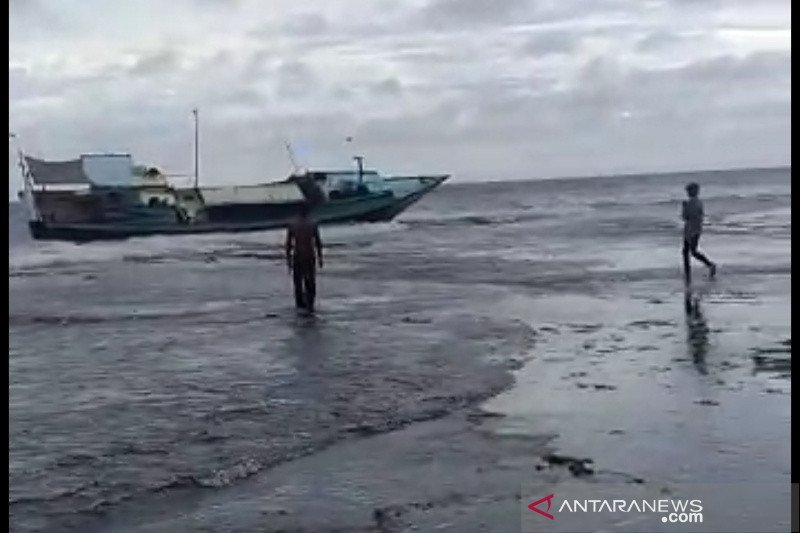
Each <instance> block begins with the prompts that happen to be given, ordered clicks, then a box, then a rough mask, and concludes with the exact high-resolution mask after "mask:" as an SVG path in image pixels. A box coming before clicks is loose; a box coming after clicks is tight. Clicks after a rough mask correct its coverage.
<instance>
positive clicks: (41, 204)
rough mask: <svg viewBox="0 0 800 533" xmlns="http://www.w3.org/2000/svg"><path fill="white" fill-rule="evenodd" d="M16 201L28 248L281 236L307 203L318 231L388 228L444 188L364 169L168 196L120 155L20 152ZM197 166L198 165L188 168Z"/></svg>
mask: <svg viewBox="0 0 800 533" xmlns="http://www.w3.org/2000/svg"><path fill="white" fill-rule="evenodd" d="M19 159H20V161H19V164H20V168H21V171H22V175H23V178H24V189H23V190H22V191H21V192H20V198H21V199H22V201H23V202H24V203H25V205H26V207H27V210H28V213H29V222H28V227H29V229H30V233H31V235H32V237H33V238H34V239H40V240H65V241H73V242H86V241H94V240H118V239H127V238H130V237H142V236H148V235H183V234H193V233H216V232H245V231H262V230H269V229H278V228H282V227H285V226H286V225H287V224H289V223H290V221H291V220H292V219H293V218H294V217H296V216H297V214H298V212H299V210H300V206H301V205H302V204H304V203H306V204H308V205H309V206H310V207H311V216H312V217H313V218H314V219H315V220H316V221H317V222H318V223H320V224H335V223H340V224H341V223H362V222H388V221H390V220H392V219H394V218H395V217H396V216H398V215H399V214H400V213H402V212H403V211H404V210H405V209H407V208H408V207H409V206H410V205H412V204H414V203H415V202H416V201H418V200H419V199H420V198H422V197H423V196H425V195H426V194H427V193H429V192H430V191H432V190H433V189H435V188H436V187H438V186H439V185H440V184H442V183H443V182H444V181H446V180H447V179H448V178H449V175H447V174H436V175H414V176H405V175H403V176H385V175H382V174H380V173H379V172H377V171H375V170H365V169H364V168H363V158H362V157H358V156H357V157H355V158H354V159H355V160H356V161H357V163H358V165H357V168H354V169H346V170H327V171H326V170H306V171H295V172H292V173H291V175H289V177H288V178H286V179H283V180H279V181H272V182H266V183H260V184H255V185H241V186H200V185H199V183H198V180H197V165H196V164H195V182H194V184H193V185H192V186H184V187H181V186H175V185H173V184H171V181H170V179H168V176H167V175H165V174H164V173H162V172H161V171H160V170H159V169H157V168H155V167H147V166H142V165H137V164H135V163H134V160H133V157H132V156H131V155H130V154H127V153H113V154H84V155H81V156H80V157H78V158H75V159H72V160H68V161H48V160H44V159H39V158H36V157H32V156H30V155H26V154H24V153H23V152H22V151H20V152H19ZM195 161H196V160H195Z"/></svg>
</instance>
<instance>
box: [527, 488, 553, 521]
mask: <svg viewBox="0 0 800 533" xmlns="http://www.w3.org/2000/svg"><path fill="white" fill-rule="evenodd" d="M553 496H554V494H551V495H549V496H545V497H544V498H542V499H541V500H536V501H535V502H533V503H532V504H530V505H528V509H530V510H531V511H533V512H535V513H539V514H540V515H542V516H544V517H545V518H549V519H550V520H555V517H554V516H553V515H551V514H550V513H548V512H546V511H542V510H541V509H537V508H536V506H537V505H539V504H541V503H544V502H547V510H548V511H549V510H550V506H551V505H552V501H551V500H552V499H553Z"/></svg>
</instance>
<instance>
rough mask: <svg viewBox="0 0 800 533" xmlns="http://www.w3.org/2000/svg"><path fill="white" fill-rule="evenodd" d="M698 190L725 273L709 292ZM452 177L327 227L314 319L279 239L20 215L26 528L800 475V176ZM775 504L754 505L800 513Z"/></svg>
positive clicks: (21, 466) (400, 521)
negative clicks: (684, 248)
mask: <svg viewBox="0 0 800 533" xmlns="http://www.w3.org/2000/svg"><path fill="white" fill-rule="evenodd" d="M689 180H694V181H697V182H699V183H700V184H701V186H702V191H701V197H703V198H704V201H705V206H706V213H707V227H706V230H705V232H704V235H703V238H702V239H701V242H700V248H701V250H703V251H704V252H706V253H707V254H708V255H709V256H710V257H711V258H712V259H713V260H714V261H716V262H717V263H718V264H719V265H720V266H719V271H718V275H717V279H715V280H709V279H707V276H706V274H705V272H704V269H703V267H702V265H700V264H698V263H695V264H694V269H695V270H694V271H695V280H694V284H693V286H692V287H691V288H690V289H689V290H688V291H687V289H686V287H684V284H683V280H682V277H681V270H680V268H681V262H680V246H681V221H680V217H679V213H680V201H681V199H682V197H683V185H684V184H685V183H686V182H687V181H689ZM453 181H454V182H455V183H453V184H448V185H445V186H443V187H442V188H441V190H439V191H436V192H435V193H433V194H432V195H431V196H430V197H427V198H425V199H424V200H423V201H422V202H420V204H419V205H417V206H415V207H413V208H412V209H410V210H409V211H408V212H407V213H405V214H404V215H402V216H401V217H400V218H399V219H398V220H397V221H395V222H392V223H389V224H375V225H354V226H344V227H324V228H323V229H322V238H323V241H324V242H325V250H326V261H325V268H324V269H323V270H322V271H321V272H320V273H319V280H318V297H319V302H318V310H317V316H316V317H314V318H306V317H298V316H297V315H296V313H295V312H294V309H293V307H292V305H293V301H292V295H291V277H290V276H289V275H288V274H287V272H286V266H285V262H284V260H283V257H282V242H283V235H282V234H281V233H280V232H264V233H254V234H247V235H203V236H187V237H176V238H168V237H163V238H162V237H154V238H147V239H132V240H128V241H124V242H112V243H90V244H85V245H80V246H78V245H73V244H69V243H33V242H31V241H30V240H29V239H28V238H27V237H26V235H25V228H24V226H23V224H24V219H23V218H22V214H21V212H20V210H19V209H18V206H14V205H12V206H11V207H12V210H11V219H10V234H9V239H10V247H9V270H10V274H9V292H10V300H9V315H10V316H9V335H10V342H9V381H10V385H9V404H10V405H9V418H10V421H9V432H10V435H9V447H10V450H9V527H10V529H11V530H12V531H70V530H78V531H131V532H133V531H411V530H417V531H520V530H522V529H524V528H525V527H526V523H525V520H526V518H525V515H524V514H521V511H520V509H521V508H524V506H525V505H527V503H530V502H527V501H525V498H526V497H527V496H528V494H526V489H524V488H523V487H526V486H533V487H541V488H542V490H546V489H551V491H552V490H553V487H569V486H574V485H575V484H586V483H601V484H602V483H612V482H618V483H620V482H621V483H631V484H636V485H643V486H647V487H656V488H659V489H661V488H663V487H670V486H676V485H680V484H682V483H731V484H732V483H744V482H747V483H755V482H761V483H784V484H786V485H787V487H788V484H789V479H790V414H791V407H790V398H791V382H790V379H789V378H790V376H791V328H790V315H791V253H790V248H791V226H790V221H791V209H790V194H791V185H790V181H791V175H790V170H788V169H773V170H743V171H728V172H706V173H700V174H693V175H680V174H678V175H652V176H629V177H625V176H617V177H602V178H591V179H567V180H547V181H520V182H504V183H482V184H459V183H457V180H455V179H454V180H453ZM687 300H688V302H689V304H690V305H689V307H690V309H687V306H686V304H687ZM554 457H555V458H561V459H562V461H560V462H559V461H555V460H554ZM570 458H572V459H576V460H577V461H578V464H584V465H586V464H589V465H591V466H590V471H586V470H585V469H584V470H581V469H578V468H572V467H571V466H570V465H575V464H576V463H575V462H574V461H570ZM584 459H589V460H590V461H589V462H588V463H587V462H585V461H584V462H582V461H583V460H584ZM753 497H754V496H752V495H750V496H748V498H753ZM756 498H757V497H756ZM763 498H764V501H765V502H766V500H767V499H768V495H764V496H763ZM762 509H763V511H762V512H763V516H757V515H753V514H750V515H748V516H744V517H743V516H738V515H737V511H736V510H730V513H731V516H730V520H732V521H734V520H738V521H742V520H745V521H746V520H753V521H754V522H753V523H754V524H760V525H764V524H766V529H761V530H763V531H772V530H781V528H782V527H783V529H784V530H785V529H786V527H784V524H783V523H782V522H781V520H783V519H784V518H783V517H781V516H779V517H777V518H776V517H775V515H774V514H771V513H773V511H774V509H771V508H770V507H769V505H763V506H762ZM773 524H774V525H773ZM626 527H627V528H629V529H625V528H626ZM635 528H636V525H635V524H633V525H628V526H626V525H620V524H617V525H616V529H615V530H619V531H636V529H635Z"/></svg>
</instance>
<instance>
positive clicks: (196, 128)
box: [192, 107, 200, 189]
mask: <svg viewBox="0 0 800 533" xmlns="http://www.w3.org/2000/svg"><path fill="white" fill-rule="evenodd" d="M192 115H194V188H195V189H197V188H198V186H199V184H200V117H199V116H198V111H197V108H196V107H195V108H194V109H192Z"/></svg>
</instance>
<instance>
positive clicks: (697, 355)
mask: <svg viewBox="0 0 800 533" xmlns="http://www.w3.org/2000/svg"><path fill="white" fill-rule="evenodd" d="M684 303H685V306H686V333H687V344H688V346H689V353H690V354H691V355H692V361H693V362H694V366H695V367H696V368H697V371H698V372H700V373H701V374H707V373H708V370H707V369H706V352H707V351H708V324H707V323H706V317H705V316H704V315H703V310H702V309H700V298H699V297H697V296H693V295H692V293H691V291H686V294H685V299H684Z"/></svg>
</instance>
